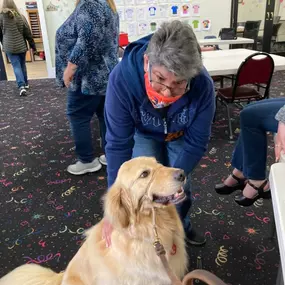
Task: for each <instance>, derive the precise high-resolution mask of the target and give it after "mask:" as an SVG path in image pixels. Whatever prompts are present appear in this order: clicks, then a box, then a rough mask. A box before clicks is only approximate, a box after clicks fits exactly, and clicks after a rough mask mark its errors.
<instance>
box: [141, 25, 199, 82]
mask: <svg viewBox="0 0 285 285" xmlns="http://www.w3.org/2000/svg"><path fill="white" fill-rule="evenodd" d="M146 55H147V56H148V59H149V63H150V64H151V65H162V66H164V67H165V68H166V69H167V70H169V71H170V72H173V73H174V74H175V75H176V76H178V77H180V78H183V79H191V78H193V77H195V76H196V75H197V74H198V73H200V71H201V69H202V67H203V63H202V57H201V49H200V46H199V44H198V42H197V39H196V36H195V34H194V32H193V29H192V28H191V27H190V25H188V24H186V23H183V22H180V21H178V20H175V21H172V22H164V23H162V25H161V26H160V28H159V29H158V30H157V31H156V32H155V33H154V34H153V36H152V38H151V40H150V42H149V44H148V47H147V50H146Z"/></svg>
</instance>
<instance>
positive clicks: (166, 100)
mask: <svg viewBox="0 0 285 285" xmlns="http://www.w3.org/2000/svg"><path fill="white" fill-rule="evenodd" d="M144 82H145V89H146V94H147V96H148V98H149V100H150V102H151V103H152V105H153V107H154V108H156V109H160V108H165V107H167V106H169V105H170V104H173V103H174V102H176V101H177V100H178V99H180V98H181V97H182V96H183V95H181V96H176V97H165V96H163V95H161V94H159V93H158V92H156V91H155V90H154V89H153V88H152V86H151V84H150V80H149V75H148V72H146V73H145V74H144Z"/></svg>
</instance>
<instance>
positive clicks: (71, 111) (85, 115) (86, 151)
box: [67, 90, 106, 163]
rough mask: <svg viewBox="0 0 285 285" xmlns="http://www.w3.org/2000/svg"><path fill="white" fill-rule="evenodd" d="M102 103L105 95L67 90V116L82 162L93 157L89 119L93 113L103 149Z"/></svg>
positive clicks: (90, 160)
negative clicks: (97, 122) (97, 123)
mask: <svg viewBox="0 0 285 285" xmlns="http://www.w3.org/2000/svg"><path fill="white" fill-rule="evenodd" d="M104 105H105V96H102V95H100V96H99V95H98V96H97V95H84V94H82V93H81V90H77V91H74V92H73V91H70V90H68V92H67V117H68V119H69V122H70V127H71V133H72V135H73V139H74V143H75V152H76V154H77V156H78V159H79V160H80V161H81V162H83V163H89V162H92V161H93V160H94V158H95V154H94V150H93V142H92V133H91V119H92V117H93V115H94V114H95V113H96V115H97V118H98V120H99V126H100V135H101V142H102V143H101V146H102V148H103V150H105V145H106V141H105V135H106V125H105V120H104Z"/></svg>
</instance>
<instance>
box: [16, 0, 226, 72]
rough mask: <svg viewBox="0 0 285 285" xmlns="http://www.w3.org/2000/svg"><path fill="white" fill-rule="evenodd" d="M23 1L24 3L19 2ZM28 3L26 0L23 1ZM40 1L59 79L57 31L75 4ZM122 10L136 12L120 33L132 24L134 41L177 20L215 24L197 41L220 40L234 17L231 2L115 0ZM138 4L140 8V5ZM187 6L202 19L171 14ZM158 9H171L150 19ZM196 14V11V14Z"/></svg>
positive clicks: (47, 50) (48, 55) (50, 68)
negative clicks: (152, 26)
mask: <svg viewBox="0 0 285 285" xmlns="http://www.w3.org/2000/svg"><path fill="white" fill-rule="evenodd" d="M18 1H21V0H18ZM22 1H24V0H22ZM37 1H38V9H39V14H40V19H41V24H42V33H43V40H44V46H45V53H46V61H47V65H48V73H49V77H54V76H55V35H56V30H57V29H58V28H59V27H60V25H61V24H62V23H63V22H64V21H65V19H66V18H67V17H68V16H69V15H70V14H71V13H72V11H73V9H74V4H75V0H61V1H58V0H37ZM115 1H116V4H117V7H118V10H120V9H124V11H125V10H126V9H129V8H130V9H133V10H134V17H133V19H131V20H126V18H125V19H124V20H121V21H120V30H121V31H127V32H128V23H129V22H131V23H132V24H133V25H134V26H135V29H136V34H135V35H134V36H132V37H130V40H135V39H137V38H140V37H142V36H144V35H147V34H149V33H150V32H152V31H151V30H150V29H149V25H150V23H151V22H157V23H158V25H157V26H159V23H161V22H163V21H169V20H173V19H177V18H178V19H182V20H183V21H188V22H189V24H191V23H192V22H193V20H198V21H199V22H200V24H201V23H202V21H204V20H210V21H211V28H210V30H209V31H203V30H202V29H201V30H200V31H196V32H195V33H196V35H197V38H204V36H206V35H215V36H218V34H219V31H220V29H221V28H225V27H229V26H230V13H231V1H230V0H187V1H185V0H115ZM50 3H52V4H54V5H55V4H56V5H57V6H58V9H57V11H47V8H48V6H49V5H50ZM136 3H138V4H136ZM185 3H187V5H188V6H189V7H191V8H192V7H193V6H194V5H195V4H199V5H200V15H199V16H196V17H193V15H192V14H190V15H187V16H186V17H182V16H181V12H179V14H178V15H177V17H176V16H173V15H172V16H171V13H170V12H169V11H170V10H171V7H172V6H173V5H177V6H179V8H181V7H182V5H184V4H185ZM154 5H155V6H156V7H157V10H156V11H157V12H158V11H159V5H166V6H167V9H168V13H167V14H166V15H164V16H163V17H162V16H161V15H160V14H159V13H157V14H156V15H155V17H150V15H148V14H147V13H149V8H150V7H151V6H154ZM138 8H143V9H145V11H146V15H145V16H146V17H145V20H143V21H142V20H139V19H138V18H137V9H138ZM192 11H193V10H192ZM141 23H145V24H146V26H147V27H148V28H147V29H146V30H145V32H143V33H138V25H139V24H141Z"/></svg>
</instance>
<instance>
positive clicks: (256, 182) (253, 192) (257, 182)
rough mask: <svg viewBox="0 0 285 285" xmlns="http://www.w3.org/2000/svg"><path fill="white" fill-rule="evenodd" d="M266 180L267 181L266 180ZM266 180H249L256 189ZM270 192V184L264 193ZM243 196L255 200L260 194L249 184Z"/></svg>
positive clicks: (265, 187)
mask: <svg viewBox="0 0 285 285" xmlns="http://www.w3.org/2000/svg"><path fill="white" fill-rule="evenodd" d="M265 180H266V179H265ZM265 180H249V181H250V182H251V183H252V184H253V185H255V186H256V187H260V186H261V185H262V183H263V182H264V181H265ZM267 190H269V182H268V183H267V184H266V185H265V186H264V191H267ZM242 194H243V196H245V197H247V198H249V199H253V198H254V197H255V196H256V195H257V194H258V193H257V191H256V190H255V189H254V188H253V187H251V186H250V185H249V184H248V183H247V184H246V186H245V188H244V189H243V192H242Z"/></svg>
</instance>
